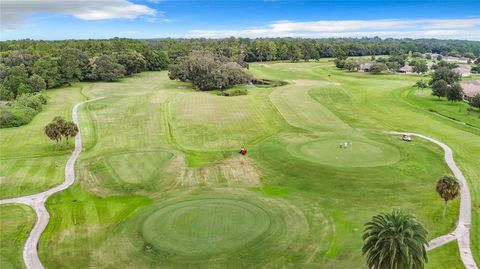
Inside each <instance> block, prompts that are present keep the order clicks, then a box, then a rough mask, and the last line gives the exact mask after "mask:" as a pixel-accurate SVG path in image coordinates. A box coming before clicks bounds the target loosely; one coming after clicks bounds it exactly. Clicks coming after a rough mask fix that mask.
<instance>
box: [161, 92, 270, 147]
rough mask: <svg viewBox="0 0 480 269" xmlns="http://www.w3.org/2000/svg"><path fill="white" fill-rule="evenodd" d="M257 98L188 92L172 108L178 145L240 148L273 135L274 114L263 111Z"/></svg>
mask: <svg viewBox="0 0 480 269" xmlns="http://www.w3.org/2000/svg"><path fill="white" fill-rule="evenodd" d="M253 98H255V97H254V96H240V97H235V98H227V97H220V96H214V95H211V94H209V93H192V92H185V93H181V94H178V95H177V96H175V97H174V98H173V99H172V101H171V104H170V106H169V107H170V109H171V111H170V114H171V116H170V119H169V121H170V125H171V129H172V135H173V136H174V141H175V142H176V143H177V144H178V145H179V146H180V147H181V148H184V149H187V150H203V151H211V150H225V149H232V148H238V147H241V146H242V145H245V144H247V143H248V142H250V141H252V140H255V139H258V138H259V137H262V136H265V135H266V134H269V133H271V132H272V129H273V128H274V127H273V126H271V124H269V121H268V120H267V118H268V117H270V115H271V114H272V113H274V111H272V110H268V107H265V108H262V110H260V109H259V108H258V107H257V106H255V101H254V100H253Z"/></svg>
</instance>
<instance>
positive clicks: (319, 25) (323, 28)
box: [189, 18, 480, 40]
mask: <svg viewBox="0 0 480 269" xmlns="http://www.w3.org/2000/svg"><path fill="white" fill-rule="evenodd" d="M479 27H480V18H470V19H451V20H448V19H446V20H430V19H423V20H399V19H385V20H338V21H327V20H323V21H310V22H293V21H275V22H272V23H271V24H270V25H268V26H266V27H259V28H246V29H239V30H238V29H237V30H231V29H225V30H204V29H200V30H191V31H190V32H189V34H190V36H192V37H210V38H220V37H229V36H237V37H252V38H256V37H365V36H369V37H370V36H379V37H384V38H387V37H394V38H395V37H396V38H399V37H405V38H407V37H410V38H443V39H470V40H480V28H479Z"/></svg>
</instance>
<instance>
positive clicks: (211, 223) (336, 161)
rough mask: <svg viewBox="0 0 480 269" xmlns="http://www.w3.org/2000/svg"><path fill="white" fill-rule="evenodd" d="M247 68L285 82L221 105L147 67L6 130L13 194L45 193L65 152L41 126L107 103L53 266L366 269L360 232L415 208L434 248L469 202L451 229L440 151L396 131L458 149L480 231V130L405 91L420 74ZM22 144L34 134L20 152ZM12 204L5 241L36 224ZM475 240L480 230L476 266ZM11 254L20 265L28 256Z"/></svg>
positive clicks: (442, 264)
mask: <svg viewBox="0 0 480 269" xmlns="http://www.w3.org/2000/svg"><path fill="white" fill-rule="evenodd" d="M250 70H251V72H252V73H253V74H254V75H255V76H256V77H258V78H265V79H273V80H282V81H286V82H288V83H289V84H288V85H286V86H282V87H278V88H256V87H250V88H249V91H250V94H249V95H247V96H239V97H221V96H215V95H213V94H211V93H202V92H193V91H192V90H190V89H189V88H188V87H187V88H185V89H184V88H183V87H185V84H184V83H178V82H173V81H170V80H169V79H168V77H167V74H166V73H165V72H147V73H142V74H140V75H136V76H135V77H133V78H129V79H124V80H122V81H121V82H119V83H96V84H77V85H76V86H75V87H71V88H64V89H58V90H54V91H50V92H49V95H51V96H52V100H51V101H50V104H49V105H48V106H47V107H46V108H45V110H44V112H42V113H41V114H39V115H38V116H37V117H36V118H35V119H34V121H33V122H32V123H30V124H29V125H26V126H24V127H20V128H14V129H7V130H1V131H0V134H1V136H2V142H1V143H2V144H1V146H2V155H1V158H2V169H1V173H2V175H1V176H2V180H1V184H2V185H1V187H2V188H1V189H2V195H4V197H10V196H17V195H20V194H26V193H31V192H35V191H39V190H43V189H47V188H48V187H49V186H51V185H55V184H58V182H60V181H61V180H62V179H63V163H64V162H65V160H66V157H65V156H67V154H68V151H67V150H63V149H62V150H55V146H54V143H53V142H51V141H48V140H47V139H46V138H45V137H44V136H43V134H41V132H43V129H42V127H43V125H45V123H46V122H48V121H49V120H50V119H51V118H53V117H54V116H56V115H58V114H60V115H65V116H68V113H69V111H70V108H71V105H72V104H73V103H76V102H79V101H81V100H83V99H84V98H85V97H86V98H95V97H100V96H103V97H105V98H104V99H102V100H98V101H95V102H92V103H89V104H86V105H85V106H82V107H81V108H80V122H81V124H82V135H83V140H84V152H82V154H81V155H80V159H79V161H78V163H77V181H76V183H75V185H74V186H72V187H71V188H70V189H68V190H66V191H64V192H62V193H58V194H56V195H54V196H53V197H51V198H50V199H49V200H48V201H47V208H48V209H49V211H50V212H51V219H50V223H49V225H48V227H47V230H46V231H45V233H44V234H43V236H42V239H41V242H40V246H39V252H40V258H41V260H42V262H43V263H44V265H45V266H46V268H100V267H101V268H188V267H195V268H312V267H314V268H365V267H366V266H365V262H364V258H363V257H362V256H361V246H362V240H361V234H362V229H363V224H364V223H365V222H366V221H368V220H369V219H370V217H371V216H372V215H374V214H377V213H378V212H383V211H390V210H391V209H392V208H402V209H404V210H405V211H407V212H410V213H412V214H414V215H415V216H416V217H417V218H418V219H419V220H420V221H421V222H422V223H423V224H424V225H425V226H426V228H427V229H428V230H429V236H428V238H429V239H432V238H435V237H437V236H439V235H442V234H446V233H448V232H450V231H451V230H453V228H454V227H455V223H456V218H457V213H458V199H457V200H455V201H453V202H452V203H450V204H449V209H448V213H447V218H446V219H444V220H442V219H441V211H442V209H443V201H442V200H441V199H440V198H439V197H438V194H437V193H436V192H435V183H436V180H437V179H438V178H439V177H440V176H441V175H443V174H445V173H447V172H448V168H447V166H446V165H445V164H444V162H443V152H442V150H441V149H440V148H438V147H437V146H435V145H433V144H431V143H428V142H426V141H422V140H420V139H415V140H414V141H413V142H411V143H404V142H403V141H401V140H400V139H399V138H398V137H395V136H389V135H384V134H382V131H384V130H397V131H410V132H418V133H422V134H424V135H428V136H431V137H435V138H436V139H438V140H441V141H442V142H445V143H446V144H448V145H449V146H450V147H451V148H452V149H453V150H454V152H455V153H456V155H455V158H456V161H457V164H458V165H459V166H460V168H461V169H462V172H463V173H464V174H465V175H466V176H467V179H468V180H469V183H470V184H471V191H472V199H473V202H474V204H473V209H474V215H473V226H474V227H479V225H480V218H479V215H480V212H478V209H479V208H480V204H479V202H480V201H479V199H480V192H479V190H480V183H479V181H478V180H477V179H478V178H480V165H479V161H478V158H477V157H478V155H477V154H478V152H480V143H478V141H479V139H480V131H479V130H478V129H476V128H473V127H470V126H467V125H462V124H458V123H456V122H453V121H452V120H451V119H448V118H445V117H440V116H438V115H436V114H432V113H428V112H427V111H426V110H425V106H423V105H422V104H420V103H415V101H414V100H413V101H412V100H410V97H406V96H405V92H406V91H411V86H412V85H413V84H414V83H415V81H416V79H417V77H416V76H413V75H412V76H402V75H379V76H373V75H370V74H360V73H349V72H344V71H339V70H337V69H335V68H334V67H333V65H332V63H331V62H328V61H327V60H323V61H321V62H316V63H313V62H310V63H296V64H291V63H268V64H265V63H258V64H252V65H251V67H250ZM180 86H182V87H180ZM59 96H68V98H66V97H65V98H59ZM84 96H85V97H84ZM55 97H57V98H58V99H55ZM406 99H408V100H406ZM438 109H439V110H440V109H441V108H438ZM457 112H458V111H457ZM457 112H456V111H455V110H451V111H449V112H448V113H452V114H455V113H457ZM62 113H63V114H62ZM469 120H471V121H472V123H471V124H472V125H473V124H477V125H478V126H480V119H476V118H471V119H469ZM29 132H32V133H36V134H37V135H33V134H32V135H30V134H29ZM16 136H18V137H27V136H31V137H32V141H30V140H28V142H25V143H23V144H20V145H17V144H15V143H12V142H11V141H16V139H15V137H16ZM3 137H7V138H8V140H4V139H3ZM4 141H5V142H4ZM22 141H23V140H22ZM344 142H347V144H348V146H347V148H340V144H343V143H344ZM241 146H246V147H247V150H248V151H249V153H248V154H247V156H245V157H243V156H239V154H237V153H236V152H237V151H238V149H239V148H240V147H241ZM4 147H5V149H6V150H5V151H4V150H3V148H4ZM32 157H35V158H32ZM4 160H5V161H4ZM56 164H59V168H58V169H55V168H56V167H57V166H56ZM25 166H28V167H29V168H30V167H31V169H28V170H26V169H22V168H23V167H25ZM57 170H58V171H57ZM56 177H59V178H58V179H57V178H56ZM34 183H35V184H34ZM20 209H22V210H23V211H25V212H24V213H23V215H21V216H22V217H20ZM0 210H1V211H0V212H2V214H1V218H0V223H2V244H3V241H4V240H3V230H4V226H5V227H7V228H8V229H7V230H5V231H6V233H9V235H8V236H9V237H14V236H19V235H15V234H11V233H10V232H8V231H17V227H18V226H19V225H23V226H22V227H29V226H28V225H31V223H33V220H32V217H33V215H32V214H31V212H30V213H28V210H26V209H24V208H23V207H17V206H12V207H11V208H10V207H9V208H7V206H2V207H0ZM7 210H8V211H9V212H10V211H12V212H15V213H9V212H7ZM23 211H22V212H23ZM4 212H7V213H8V214H4ZM10 214H15V216H18V218H16V219H15V220H10V219H9V218H8V216H9V215H10ZM29 223H30V224H29ZM478 242H480V232H479V230H478V229H473V230H472V247H473V251H474V253H476V254H477V257H476V258H477V259H479V258H480V257H479V255H480V246H479V244H478ZM2 248H3V245H2ZM9 251H10V250H9ZM4 253H6V252H4V250H3V249H2V253H0V254H1V255H2V257H3V256H7V255H8V261H9V262H10V261H12V262H10V263H12V264H13V266H14V268H21V264H15V263H18V262H19V261H20V260H21V253H20V251H19V250H18V249H17V250H16V252H8V253H7V254H4ZM2 260H3V258H2ZM2 262H3V261H2ZM2 265H3V264H2ZM2 268H3V267H2ZM427 268H462V265H461V261H460V259H459V255H458V247H457V245H456V243H450V244H448V245H446V246H443V247H441V248H439V249H436V250H433V251H432V252H431V254H430V262H429V264H428V266H427Z"/></svg>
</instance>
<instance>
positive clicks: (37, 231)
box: [0, 97, 103, 269]
mask: <svg viewBox="0 0 480 269" xmlns="http://www.w3.org/2000/svg"><path fill="white" fill-rule="evenodd" d="M102 98H103V97H100V98H95V99H91V100H87V101H83V102H80V103H77V104H75V106H74V107H73V109H72V120H73V122H74V123H76V124H77V126H78V128H79V130H78V134H77V136H75V149H74V150H73V152H72V155H71V156H70V158H69V159H68V161H67V164H66V165H65V181H64V182H63V183H62V184H60V185H58V186H56V187H53V188H52V189H49V190H47V191H44V192H41V193H37V194H32V195H27V196H22V197H17V198H10V199H4V200H0V204H11V203H20V204H25V205H28V206H30V207H32V208H33V210H35V213H36V214H37V221H36V222H35V226H33V229H32V231H31V232H30V235H29V237H28V239H27V242H26V243H25V247H24V248H23V260H24V261H25V265H26V266H27V268H29V269H43V268H44V267H43V265H42V262H41V261H40V259H39V257H38V252H37V246H38V241H39V239H40V236H41V235H42V232H43V231H44V230H45V228H46V227H47V224H48V221H49V219H50V215H49V214H48V211H47V209H46V208H45V201H46V200H47V199H48V197H50V196H51V195H53V194H54V193H57V192H59V191H63V190H65V189H67V188H68V187H70V185H72V184H73V182H74V181H75V161H76V160H77V158H78V155H80V152H81V151H82V136H81V134H80V124H79V121H78V107H79V106H80V105H82V104H84V103H87V102H92V101H96V100H99V99H102Z"/></svg>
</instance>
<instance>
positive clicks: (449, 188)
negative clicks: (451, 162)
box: [436, 175, 460, 218]
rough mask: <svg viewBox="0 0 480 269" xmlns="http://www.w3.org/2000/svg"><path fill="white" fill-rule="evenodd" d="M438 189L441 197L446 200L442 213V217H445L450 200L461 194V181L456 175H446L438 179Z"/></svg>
mask: <svg viewBox="0 0 480 269" xmlns="http://www.w3.org/2000/svg"><path fill="white" fill-rule="evenodd" d="M436 189H437V192H438V194H440V197H442V198H443V200H445V207H444V208H443V213H442V218H445V214H446V213H447V204H448V201H451V200H453V199H455V198H456V197H457V196H458V195H459V194H460V183H459V182H458V180H457V179H456V178H455V177H454V176H452V175H445V176H443V177H441V178H440V179H439V180H438V182H437V188H436Z"/></svg>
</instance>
